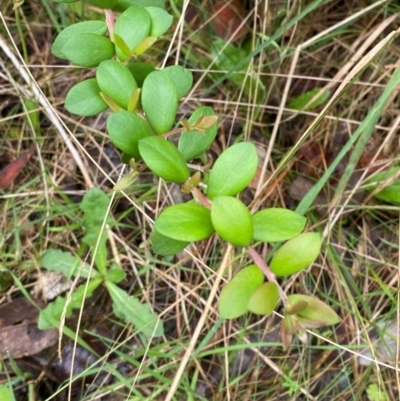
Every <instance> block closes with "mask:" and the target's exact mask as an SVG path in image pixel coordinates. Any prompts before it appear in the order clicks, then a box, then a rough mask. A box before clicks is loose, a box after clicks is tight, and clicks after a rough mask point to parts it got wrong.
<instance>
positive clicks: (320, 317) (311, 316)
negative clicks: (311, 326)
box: [288, 294, 340, 326]
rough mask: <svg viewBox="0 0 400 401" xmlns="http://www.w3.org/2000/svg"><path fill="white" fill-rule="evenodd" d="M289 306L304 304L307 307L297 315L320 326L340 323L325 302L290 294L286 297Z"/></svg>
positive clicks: (306, 296) (307, 296)
mask: <svg viewBox="0 0 400 401" xmlns="http://www.w3.org/2000/svg"><path fill="white" fill-rule="evenodd" d="M288 300H289V304H291V305H296V304H298V303H300V302H306V303H307V307H306V308H304V309H303V310H302V311H301V312H299V313H298V314H297V315H298V316H300V317H302V318H305V319H307V320H310V321H312V322H315V323H317V324H318V323H320V326H322V325H331V324H336V323H339V322H340V318H339V316H338V315H337V314H336V312H335V311H334V310H333V309H332V308H331V307H330V306H329V305H327V304H326V303H325V302H323V301H321V300H320V299H318V298H315V297H311V296H309V295H301V294H292V295H289V296H288Z"/></svg>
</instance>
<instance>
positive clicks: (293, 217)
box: [252, 208, 307, 242]
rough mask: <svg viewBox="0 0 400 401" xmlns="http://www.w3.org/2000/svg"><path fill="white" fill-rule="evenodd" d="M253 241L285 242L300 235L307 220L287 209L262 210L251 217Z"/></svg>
mask: <svg viewBox="0 0 400 401" xmlns="http://www.w3.org/2000/svg"><path fill="white" fill-rule="evenodd" d="M252 219H253V227H254V239H255V240H257V241H264V242H278V241H285V240H288V239H290V238H293V237H295V236H296V235H298V234H300V233H301V232H302V231H303V230H304V227H305V226H306V223H307V219H306V218H305V217H303V216H301V215H300V214H298V213H296V212H293V211H291V210H288V209H282V208H271V209H264V210H261V211H259V212H257V213H255V214H254V215H253V216H252Z"/></svg>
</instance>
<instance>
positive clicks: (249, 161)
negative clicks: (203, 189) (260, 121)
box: [207, 142, 258, 199]
mask: <svg viewBox="0 0 400 401" xmlns="http://www.w3.org/2000/svg"><path fill="white" fill-rule="evenodd" d="M257 165H258V155H257V151H256V147H255V146H254V145H253V144H252V143H251V142H241V143H237V144H235V145H233V146H231V147H230V148H228V149H226V150H225V151H224V152H222V154H221V155H220V156H219V157H218V159H217V161H216V162H215V163H214V166H213V168H212V170H211V173H210V177H209V179H208V190H207V195H208V197H209V198H210V199H213V198H215V197H216V196H221V195H236V194H237V193H239V192H240V191H242V190H243V189H245V188H246V187H247V185H248V184H250V182H251V180H252V179H253V177H254V175H255V173H256V171H257Z"/></svg>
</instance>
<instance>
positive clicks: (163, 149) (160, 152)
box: [128, 136, 190, 184]
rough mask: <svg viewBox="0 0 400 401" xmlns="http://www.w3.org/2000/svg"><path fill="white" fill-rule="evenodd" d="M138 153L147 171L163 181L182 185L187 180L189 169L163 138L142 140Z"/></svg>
mask: <svg viewBox="0 0 400 401" xmlns="http://www.w3.org/2000/svg"><path fill="white" fill-rule="evenodd" d="M139 151H140V155H141V156H142V158H143V160H144V161H145V163H146V164H147V166H148V167H149V169H150V170H151V171H152V172H153V173H155V174H157V175H158V176H159V177H161V178H163V179H164V180H165V181H171V182H175V183H177V184H183V183H184V182H185V181H186V180H187V179H188V178H189V175H190V174H189V169H188V167H187V165H186V162H185V160H184V159H183V157H182V155H181V154H180V153H179V150H178V149H177V148H176V146H175V145H173V144H172V143H171V142H168V141H167V140H165V139H164V138H160V137H159V136H152V137H149V138H145V139H142V140H141V141H140V142H139ZM128 153H130V152H128ZM131 154H132V153H131Z"/></svg>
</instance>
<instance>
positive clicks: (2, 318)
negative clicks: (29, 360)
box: [0, 298, 58, 359]
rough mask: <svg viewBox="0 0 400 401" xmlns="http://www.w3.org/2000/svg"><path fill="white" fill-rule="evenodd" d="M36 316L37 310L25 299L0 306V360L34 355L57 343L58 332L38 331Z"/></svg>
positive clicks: (51, 330)
mask: <svg viewBox="0 0 400 401" xmlns="http://www.w3.org/2000/svg"><path fill="white" fill-rule="evenodd" d="M35 302H36V303H37V304H38V306H43V305H42V304H43V303H42V302H40V301H35ZM38 316H39V310H38V308H37V307H35V306H34V305H33V304H32V303H31V302H30V301H28V300H27V299H26V298H18V299H15V300H14V301H12V302H9V303H7V304H5V305H2V306H0V358H8V357H12V358H15V359H16V358H23V357H25V356H30V355H35V354H37V353H38V352H40V351H42V350H43V349H45V348H48V347H50V346H52V345H54V344H55V343H56V342H57V340H58V330H57V329H49V330H39V329H38V327H37V319H38Z"/></svg>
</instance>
